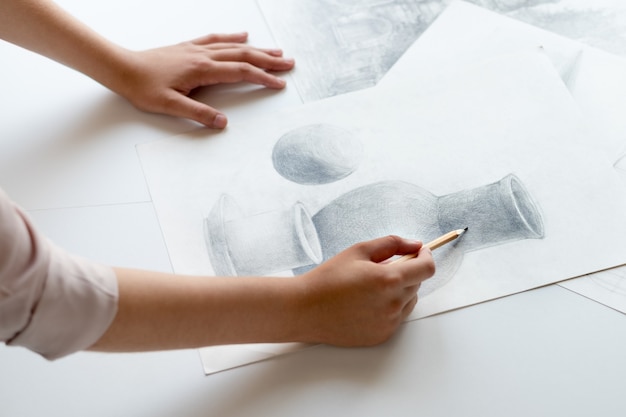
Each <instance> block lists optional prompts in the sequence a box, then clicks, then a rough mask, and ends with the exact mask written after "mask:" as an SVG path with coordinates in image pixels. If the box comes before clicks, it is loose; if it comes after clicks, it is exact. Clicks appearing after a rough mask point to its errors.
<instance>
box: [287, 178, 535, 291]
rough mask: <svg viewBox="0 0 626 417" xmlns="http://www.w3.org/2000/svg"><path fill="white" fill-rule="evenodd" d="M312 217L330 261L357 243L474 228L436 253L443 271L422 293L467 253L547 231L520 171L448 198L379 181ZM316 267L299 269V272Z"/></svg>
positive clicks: (407, 185)
mask: <svg viewBox="0 0 626 417" xmlns="http://www.w3.org/2000/svg"><path fill="white" fill-rule="evenodd" d="M312 220H313V224H314V225H315V229H316V230H317V235H318V237H319V240H320V243H321V247H322V257H323V260H324V261H325V260H328V259H329V258H331V257H333V256H334V255H336V254H337V253H339V252H341V251H342V250H344V249H346V248H348V247H349V246H351V245H353V244H355V243H357V242H361V241H364V240H370V239H375V238H378V237H381V236H386V235H389V234H395V235H399V236H402V237H407V238H414V239H419V240H421V241H423V242H425V243H426V242H429V241H431V240H433V239H435V238H437V237H439V236H441V235H442V234H444V233H447V232H449V231H451V230H455V229H460V228H464V227H468V228H469V230H468V233H465V234H464V235H463V236H462V237H461V238H460V239H458V240H457V241H455V242H453V243H451V244H448V245H444V246H442V247H441V248H439V249H437V250H436V251H435V252H434V253H433V256H434V257H435V262H436V265H437V272H436V274H435V276H434V277H433V278H431V279H429V280H426V281H424V283H423V284H422V286H421V288H420V296H425V295H427V294H429V293H431V292H432V291H434V290H435V289H437V288H439V287H441V286H442V285H444V284H445V283H446V282H448V281H449V280H450V279H451V278H452V277H453V275H454V273H455V272H456V270H457V269H458V267H459V266H460V264H461V262H462V258H463V254H464V252H468V251H472V250H478V249H483V248H486V247H489V246H493V245H499V244H502V243H505V242H509V241H514V240H520V239H540V238H543V235H544V228H543V222H542V219H541V215H540V213H539V210H538V208H537V206H536V204H535V203H534V202H533V200H532V199H531V196H530V194H529V193H528V192H527V190H526V189H525V188H524V186H523V184H522V183H521V181H520V180H519V179H518V178H517V177H516V176H514V175H507V176H506V177H504V178H503V179H501V180H500V181H498V182H495V183H491V184H487V185H484V186H481V187H478V188H474V189H470V190H464V191H459V192H456V193H453V194H448V195H444V196H436V195H434V194H432V193H430V192H429V191H427V190H424V189H423V188H421V187H419V186H417V185H415V184H411V183H408V182H403V181H383V182H378V183H373V184H369V185H365V186H362V187H359V188H356V189H354V190H352V191H349V192H347V193H345V194H344V195H342V196H340V197H338V198H336V199H335V200H333V201H331V202H330V203H329V204H328V205H327V206H325V207H324V208H323V209H321V210H320V211H319V212H317V213H316V214H315V215H314V216H313V219H312ZM312 267H313V266H307V267H301V268H297V269H295V270H294V273H295V274H301V273H303V272H306V271H308V270H310V269H311V268H312Z"/></svg>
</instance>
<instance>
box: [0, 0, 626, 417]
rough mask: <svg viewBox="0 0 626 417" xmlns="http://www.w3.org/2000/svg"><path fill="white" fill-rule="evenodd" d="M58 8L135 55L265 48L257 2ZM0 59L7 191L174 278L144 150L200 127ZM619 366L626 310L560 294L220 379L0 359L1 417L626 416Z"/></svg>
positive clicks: (163, 356)
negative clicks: (174, 46) (169, 47)
mask: <svg viewBox="0 0 626 417" xmlns="http://www.w3.org/2000/svg"><path fill="white" fill-rule="evenodd" d="M59 3H61V4H62V5H64V6H65V7H66V8H67V9H68V10H71V11H72V12H74V13H75V14H77V15H78V16H80V17H81V19H83V20H84V21H86V22H87V23H89V24H91V25H92V26H94V27H95V28H96V29H97V30H98V31H100V32H101V33H103V34H104V35H106V36H108V37H110V38H111V39H113V40H115V41H118V42H120V43H123V44H125V45H127V46H130V47H137V48H143V47H151V46H159V45H162V44H163V45H164V44H167V43H173V42H177V41H181V40H185V39H187V38H193V37H195V36H200V35H202V34H204V33H207V32H220V31H222V32H234V31H238V30H241V29H247V30H249V31H250V32H251V41H252V42H253V43H254V44H262V45H263V46H265V45H268V44H269V43H271V42H272V39H271V36H270V35H269V33H268V32H267V28H265V27H264V26H263V20H262V18H261V17H260V15H259V11H258V9H257V8H256V6H255V5H254V2H253V1H252V0H246V1H236V2H224V4H221V3H220V4H219V12H216V13H212V11H211V7H213V6H214V5H215V4H217V3H213V2H199V1H193V0H180V1H178V2H176V5H173V4H172V3H169V2H168V3H166V2H160V1H147V0H133V1H131V2H128V1H121V0H112V1H109V2H100V3H93V2H81V1H78V0H63V1H60V2H59ZM208 5H212V6H211V7H209V6H208ZM244 6H245V7H244ZM214 7H217V6H214ZM200 11H201V12H200ZM225 16H228V19H225V18H224V17H225ZM138 21H140V22H141V25H138V24H136V22H138ZM255 39H257V40H258V41H259V42H255ZM0 54H2V56H3V65H2V66H1V67H0V79H2V80H3V82H2V88H3V94H2V95H0V106H2V109H3V112H2V116H0V117H1V119H0V120H1V121H2V126H3V132H2V133H3V138H2V141H0V186H2V187H3V188H4V189H5V190H6V191H7V192H8V193H9V194H10V195H11V196H12V197H13V198H14V199H16V200H17V201H18V202H19V203H20V204H22V205H23V206H24V207H26V208H27V209H28V210H29V213H30V214H31V216H32V217H33V219H34V221H35V223H36V224H37V225H38V226H39V227H40V228H41V230H42V231H43V232H44V233H45V234H47V235H48V236H49V237H51V238H52V239H53V240H55V241H56V242H58V243H59V244H61V245H62V246H64V247H66V248H67V249H70V250H72V251H74V252H76V253H79V254H81V255H84V256H88V257H91V258H93V259H95V260H98V261H102V262H108V263H112V264H116V265H122V266H132V267H139V268H150V269H155V270H161V271H168V270H171V266H170V263H169V260H168V257H167V250H166V247H165V243H164V242H163V238H162V235H161V231H160V227H159V224H158V222H157V219H156V216H155V213H154V208H153V206H152V203H151V201H150V196H149V193H148V191H147V187H146V185H145V181H144V179H143V176H142V175H143V174H142V172H141V166H140V164H139V160H138V158H137V155H136V152H135V148H134V147H135V145H136V144H138V143H143V142H145V141H150V140H157V139H159V138H162V137H165V136H168V135H172V134H175V133H179V132H182V131H185V130H189V129H192V128H195V126H194V125H193V124H191V123H187V122H184V121H179V120H173V119H169V118H167V117H161V116H155V115H145V114H142V113H140V112H138V111H136V110H134V109H133V108H132V107H131V106H129V105H128V104H126V103H125V102H124V101H123V100H121V99H119V98H117V97H115V96H113V95H112V94H110V93H108V92H107V91H106V90H104V89H103V88H102V87H100V86H98V85H97V84H95V83H94V82H92V81H91V80H89V79H87V78H85V77H83V76H82V75H80V74H77V73H75V72H73V71H71V70H68V69H66V68H63V67H61V66H60V65H57V64H55V63H53V62H50V61H47V60H46V59H44V58H41V57H38V56H35V55H33V54H30V53H27V52H25V51H21V50H19V49H18V48H15V47H13V46H11V45H8V44H0ZM5 57H8V59H7V58H5ZM35 75H36V76H35ZM225 92H227V91H224V90H221V93H220V91H218V92H217V93H216V97H213V98H215V100H216V101H213V103H215V102H217V103H221V104H223V105H222V106H221V108H223V109H224V110H225V111H227V112H228V114H229V116H230V118H231V123H233V122H236V121H237V120H242V119H243V118H245V117H246V115H249V114H250V113H251V112H254V113H255V114H256V113H258V112H263V111H267V112H271V110H272V109H275V108H279V107H281V106H285V105H294V104H296V105H297V104H298V103H299V98H298V96H297V94H296V93H295V92H294V91H293V90H289V89H287V90H286V91H284V92H281V93H278V94H266V93H261V94H260V93H258V92H255V93H254V94H253V96H254V98H255V100H252V101H251V102H250V101H248V103H247V104H246V105H245V106H243V105H242V104H241V103H239V102H237V100H235V101H232V100H231V99H230V96H229V95H227V94H223V93H225ZM259 95H265V96H266V97H262V99H261V97H259V100H256V98H257V97H258V96H259ZM243 96H247V97H243V99H244V100H245V99H246V98H249V97H250V95H247V93H244V94H243ZM209 97H210V96H209ZM220 100H222V101H220ZM624 352H626V317H625V316H624V315H623V314H621V313H617V312H615V311H613V310H611V309H608V308H606V307H604V306H602V305H600V304H598V303H595V302H593V301H590V300H587V299H585V298H583V297H581V296H579V295H576V294H574V293H572V292H569V291H568V290H565V289H563V288H560V287H558V286H549V287H545V288H541V289H537V290H533V291H529V292H526V293H522V294H518V295H514V296H510V297H506V298H502V299H499V300H495V301H492V302H489V303H484V304H480V305H476V306H472V307H468V308H464V309H460V310H457V311H453V312H449V313H446V314H442V315H438V316H435V317H430V318H426V319H422V320H419V321H415V322H410V323H407V324H405V325H404V326H403V327H402V328H401V330H400V332H399V333H398V334H397V335H396V336H395V337H394V338H393V339H392V340H391V341H389V342H388V343H386V344H384V345H382V346H378V347H374V348H365V349H339V348H333V347H328V346H318V347H314V348H311V349H309V350H305V351H302V352H298V353H296V354H293V355H289V356H284V357H280V358H277V359H273V360H270V361H267V362H263V363H258V364H254V365H250V366H246V367H243V368H239V369H235V370H232V371H228V372H224V373H220V374H216V375H212V376H209V377H205V376H204V375H203V372H202V367H201V364H200V359H199V356H198V352H197V351H196V350H186V351H175V352H156V353H146V354H98V353H78V354H75V355H72V356H70V357H67V358H64V359H61V360H58V361H55V362H48V361H45V360H44V359H41V358H40V357H38V356H37V355H35V354H33V353H30V352H28V351H26V350H24V349H21V348H9V347H6V346H4V345H0V410H1V411H0V416H3V417H4V416H7V417H14V416H15V417H18V416H19V417H31V416H152V417H165V416H178V417H191V416H308V415H311V416H319V415H332V416H336V415H355V416H381V415H385V416H396V415H411V416H524V417H527V416H555V415H563V416H588V415H598V416H623V415H626V401H625V400H624V396H623V383H624V382H623V381H624V380H625V379H626V355H625V354H624Z"/></svg>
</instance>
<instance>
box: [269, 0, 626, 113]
mask: <svg viewBox="0 0 626 417" xmlns="http://www.w3.org/2000/svg"><path fill="white" fill-rule="evenodd" d="M257 1H258V3H259V6H260V8H261V10H262V11H263V14H264V16H265V18H266V20H267V22H268V24H269V27H270V30H271V31H272V33H273V34H274V37H275V38H276V40H277V42H278V44H279V45H280V46H281V47H282V48H284V49H285V50H287V51H289V53H290V54H292V55H293V56H295V57H296V59H297V62H298V67H297V68H296V70H295V72H294V74H293V75H294V78H295V83H296V85H297V87H298V90H299V92H300V95H301V96H302V99H303V100H304V101H305V102H308V101H313V100H317V99H321V98H325V97H331V96H335V95H338V94H342V93H347V92H350V91H355V90H358V89H362V88H368V87H372V86H374V85H376V83H377V82H378V81H379V80H380V79H381V78H382V77H383V76H384V74H385V73H386V71H388V70H389V69H390V68H392V66H393V65H394V63H395V62H396V60H397V59H398V58H399V57H400V56H401V55H402V53H403V52H404V51H405V50H407V49H408V48H409V47H410V46H411V44H412V43H413V41H415V40H416V39H418V38H419V37H420V36H421V35H422V34H423V33H424V31H426V29H427V28H429V25H430V24H431V23H432V22H433V21H435V19H436V18H437V17H438V16H439V15H440V13H442V12H443V11H444V10H445V9H446V7H447V6H448V5H449V4H451V3H453V0H367V1H340V0H300V1H295V2H284V1H281V0H257ZM470 1H471V3H474V4H475V5H477V6H481V7H484V8H486V9H489V10H492V11H494V12H497V13H499V14H503V15H506V16H509V17H511V18H514V19H516V20H519V21H521V22H526V23H529V24H532V25H535V26H537V27H541V28H543V29H545V30H548V31H551V32H554V33H558V34H560V35H562V36H566V37H568V38H572V39H576V40H578V41H581V42H583V43H586V44H588V45H591V46H595V47H598V48H601V49H603V50H606V51H609V52H612V53H617V54H621V55H624V56H626V29H625V28H626V4H624V2H623V1H621V0H596V1H593V2H589V1H587V0H531V1H529V0H470Z"/></svg>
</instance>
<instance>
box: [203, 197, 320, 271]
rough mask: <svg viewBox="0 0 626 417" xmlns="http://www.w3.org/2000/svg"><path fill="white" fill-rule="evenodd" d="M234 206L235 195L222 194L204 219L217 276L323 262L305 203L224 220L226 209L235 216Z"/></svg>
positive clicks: (210, 255) (283, 269) (282, 269)
mask: <svg viewBox="0 0 626 417" xmlns="http://www.w3.org/2000/svg"><path fill="white" fill-rule="evenodd" d="M226 206H229V207H226ZM233 206H234V202H232V198H229V197H227V196H223V197H222V199H221V200H220V202H218V204H216V209H214V210H213V212H212V214H211V215H210V216H209V218H207V220H206V221H205V237H206V241H207V246H208V249H209V257H210V259H211V263H212V266H213V269H214V270H215V272H216V273H217V274H218V275H265V274H271V273H276V272H281V271H289V270H291V269H293V268H297V267H300V266H303V265H310V264H318V263H320V262H321V260H322V250H321V247H320V242H319V239H318V237H317V232H316V231H315V227H314V225H313V222H312V220H311V216H310V215H309V213H308V212H307V210H306V209H305V207H304V206H303V205H302V203H300V202H298V203H296V204H294V205H293V206H292V207H290V208H289V209H287V210H276V211H268V212H265V213H260V214H255V215H252V216H247V217H244V216H240V217H235V218H230V219H225V218H224V214H225V213H224V212H227V213H231V215H232V212H233V210H232V207H233Z"/></svg>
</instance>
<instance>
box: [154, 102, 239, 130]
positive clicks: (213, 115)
mask: <svg viewBox="0 0 626 417" xmlns="http://www.w3.org/2000/svg"><path fill="white" fill-rule="evenodd" d="M163 113H165V114H169V115H170V116H177V117H182V118H184V119H190V120H194V121H196V122H198V123H201V124H203V125H205V126H207V127H210V128H214V129H223V128H225V127H226V125H227V124H228V119H227V118H226V116H225V115H224V114H223V113H221V112H220V111H218V110H216V109H214V108H213V107H211V106H209V105H206V104H204V103H201V102H199V101H196V100H194V99H192V98H189V97H187V96H185V95H183V94H180V93H177V94H176V96H174V97H171V98H170V102H169V103H168V106H167V108H165V109H164V111H163Z"/></svg>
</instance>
